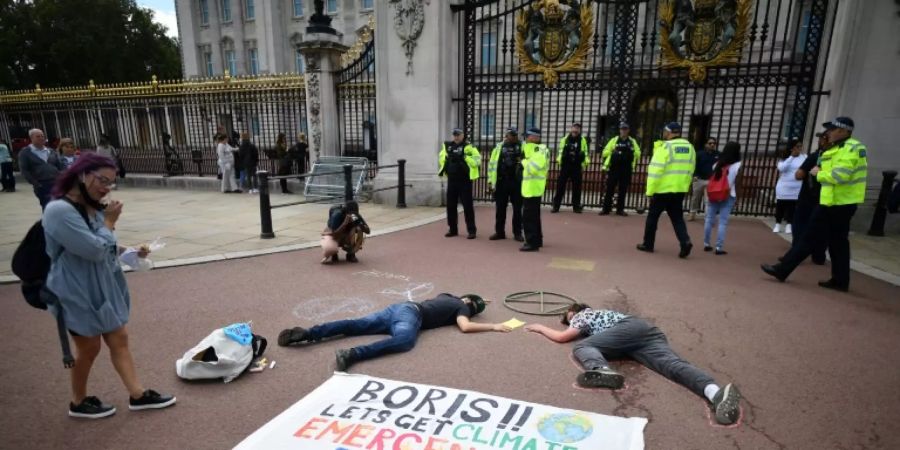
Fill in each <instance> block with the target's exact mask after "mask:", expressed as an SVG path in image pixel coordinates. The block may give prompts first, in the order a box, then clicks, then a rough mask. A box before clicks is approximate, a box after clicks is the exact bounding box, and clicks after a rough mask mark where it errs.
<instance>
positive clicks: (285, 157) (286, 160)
mask: <svg viewBox="0 0 900 450" xmlns="http://www.w3.org/2000/svg"><path fill="white" fill-rule="evenodd" d="M275 155H276V158H278V175H279V176H284V175H290V174H291V165H292V162H291V157H290V154H289V153H288V146H287V136H285V134H284V133H278V137H277V138H276V139H275ZM278 184H279V185H280V186H281V193H282V194H293V192H292V191H291V190H290V189H288V185H287V179H285V178H281V179H279V180H278Z"/></svg>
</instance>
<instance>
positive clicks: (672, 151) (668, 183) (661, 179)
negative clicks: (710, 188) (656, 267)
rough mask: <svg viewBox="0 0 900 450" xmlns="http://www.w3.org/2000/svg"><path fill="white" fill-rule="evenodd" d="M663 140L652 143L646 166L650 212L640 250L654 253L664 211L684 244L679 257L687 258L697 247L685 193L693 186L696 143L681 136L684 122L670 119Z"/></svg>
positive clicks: (639, 245)
mask: <svg viewBox="0 0 900 450" xmlns="http://www.w3.org/2000/svg"><path fill="white" fill-rule="evenodd" d="M663 139H664V140H663V141H656V142H655V143H654V144H653V158H652V159H651V160H650V166H649V167H648V168H647V196H648V197H650V211H649V213H648V214H647V223H646V226H645V228H644V242H643V243H640V244H638V246H637V249H638V250H640V251H642V252H650V253H652V252H653V246H654V244H655V243H656V225H657V223H658V222H659V216H660V214H662V212H663V211H665V212H666V214H668V216H669V219H670V220H671V221H672V228H674V229H675V235H676V236H677V237H678V242H679V243H680V244H681V251H680V252H679V253H678V257H679V258H687V256H688V255H690V254H691V249H692V248H693V247H694V246H693V244H691V237H690V236H689V235H688V232H687V225H685V223H684V216H683V209H682V205H683V204H684V196H685V194H687V192H688V191H689V190H690V189H691V177H692V176H693V174H694V166H695V165H696V163H697V154H696V152H695V151H694V146H693V145H691V143H690V142H688V140H687V139H684V138H682V137H681V124H679V123H678V122H670V123H669V124H667V125H666V126H665V128H663Z"/></svg>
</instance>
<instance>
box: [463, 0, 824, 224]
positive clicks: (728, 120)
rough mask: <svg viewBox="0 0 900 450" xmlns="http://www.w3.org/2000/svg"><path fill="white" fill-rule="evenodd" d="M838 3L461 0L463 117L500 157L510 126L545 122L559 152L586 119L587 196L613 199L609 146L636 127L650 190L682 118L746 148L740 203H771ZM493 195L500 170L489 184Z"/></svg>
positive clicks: (640, 173) (688, 129) (638, 201)
mask: <svg viewBox="0 0 900 450" xmlns="http://www.w3.org/2000/svg"><path fill="white" fill-rule="evenodd" d="M837 2H838V0H644V1H640V0H597V1H589V0H582V1H579V0H538V1H531V0H466V1H465V3H463V4H460V5H454V6H452V7H451V8H453V9H454V11H456V12H457V17H458V22H459V26H460V27H461V28H460V36H459V39H460V44H461V51H460V55H461V60H460V64H459V71H460V73H459V83H460V85H459V88H458V92H459V96H460V97H461V98H459V99H456V101H457V102H459V106H460V107H459V108H458V109H459V113H460V117H459V122H460V123H461V124H462V125H463V126H464V128H465V130H466V132H467V134H468V136H469V139H470V141H471V142H472V143H473V144H475V145H476V146H478V148H479V149H480V150H481V152H482V155H483V156H484V159H485V164H484V167H485V170H486V167H487V164H486V161H487V158H488V156H489V155H490V149H492V148H493V147H494V145H496V143H497V142H499V141H500V140H502V138H503V133H504V130H505V129H506V128H507V127H509V126H516V127H518V128H519V130H520V131H522V130H523V129H524V128H527V127H530V126H537V127H539V128H541V129H542V132H543V142H544V143H546V144H548V145H549V146H550V148H551V149H553V150H554V162H553V163H552V165H551V171H550V180H549V181H550V183H548V185H547V186H548V189H547V192H546V193H545V196H544V202H545V203H549V201H550V198H551V196H552V194H553V189H554V188H555V178H556V172H557V167H556V163H555V150H556V147H557V144H558V142H559V139H560V138H561V137H562V136H563V135H564V134H565V133H567V132H568V129H569V126H570V125H571V124H572V123H573V122H580V123H581V124H582V125H583V127H584V131H583V133H584V134H585V135H586V136H587V137H588V138H589V139H590V142H591V145H590V148H591V164H590V167H589V168H588V171H587V172H586V173H585V176H584V186H583V191H584V193H583V196H582V198H583V202H584V204H585V205H587V206H593V207H597V206H599V204H600V202H601V198H602V189H603V188H604V184H605V176H604V175H603V174H602V173H601V171H600V164H601V160H600V152H601V151H602V149H603V146H604V145H605V144H606V142H607V141H608V140H609V139H610V138H611V137H613V136H615V135H616V133H617V128H618V124H619V122H620V121H622V120H625V121H627V122H629V123H630V124H631V130H632V136H634V137H635V138H637V140H638V142H639V144H640V146H641V152H642V157H641V160H640V161H639V163H638V168H637V171H636V173H635V175H634V178H633V180H632V187H631V191H630V192H629V194H628V198H627V205H628V207H629V208H645V207H646V204H647V199H646V197H645V196H644V195H643V192H644V186H645V182H646V167H647V163H648V161H649V156H650V153H651V152H652V142H653V141H654V140H656V139H659V138H660V134H661V128H662V125H663V124H664V123H666V122H669V121H672V120H677V121H679V122H680V123H681V124H682V127H683V128H684V131H685V134H684V136H685V137H686V138H688V139H689V140H691V141H692V142H693V143H694V145H695V146H696V147H697V150H698V151H702V146H703V143H704V142H705V140H706V138H707V137H715V138H717V139H718V141H719V149H720V150H721V148H722V147H723V146H724V143H725V142H727V141H729V140H734V141H737V142H739V143H740V144H741V147H742V150H743V158H744V163H743V164H744V165H743V168H742V174H743V175H742V181H741V184H740V192H739V195H738V201H737V204H736V206H735V212H736V213H738V214H752V215H762V214H770V213H771V211H772V207H773V203H774V186H775V181H776V179H777V172H776V170H775V164H776V159H775V158H776V157H775V155H776V152H777V151H778V149H779V144H780V143H781V142H782V141H784V140H786V139H787V138H791V137H798V138H803V139H805V141H806V142H810V141H811V137H812V134H813V133H814V132H815V126H816V124H811V123H808V118H810V117H814V113H815V112H816V109H817V108H818V103H819V102H818V96H820V95H822V94H823V93H822V92H821V83H822V80H821V78H822V73H823V72H824V68H825V58H824V57H822V56H820V55H827V51H828V46H829V45H830V41H831V27H832V22H833V21H834V15H835V10H836V9H837ZM476 196H477V198H478V199H479V200H483V201H488V200H490V198H489V195H488V193H487V180H486V177H484V178H482V179H481V180H479V182H478V185H477V188H476Z"/></svg>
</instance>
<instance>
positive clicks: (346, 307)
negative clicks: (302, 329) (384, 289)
mask: <svg viewBox="0 0 900 450" xmlns="http://www.w3.org/2000/svg"><path fill="white" fill-rule="evenodd" d="M375 307H376V305H375V303H374V302H372V301H371V300H369V299H367V298H364V297H339V296H330V297H319V298H313V299H310V300H305V301H304V302H303V303H300V304H299V305H297V306H295V307H294V311H293V312H294V317H297V318H298V319H303V320H310V321H313V322H318V321H320V320H322V319H325V318H329V317H332V316H337V315H340V316H343V317H348V316H349V317H354V316H361V315H364V314H366V313H368V312H371V311H372V310H374V309H375Z"/></svg>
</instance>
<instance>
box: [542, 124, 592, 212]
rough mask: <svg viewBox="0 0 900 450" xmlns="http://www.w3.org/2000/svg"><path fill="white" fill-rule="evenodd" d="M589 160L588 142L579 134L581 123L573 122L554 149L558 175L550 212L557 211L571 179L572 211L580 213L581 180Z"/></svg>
mask: <svg viewBox="0 0 900 450" xmlns="http://www.w3.org/2000/svg"><path fill="white" fill-rule="evenodd" d="M589 162H590V157H589V156H588V142H587V139H585V137H584V136H582V135H581V124H580V123H577V122H576V123H573V124H572V127H571V128H569V134H567V135H565V136H563V137H562V139H560V140H559V147H557V149H556V164H557V167H558V168H559V175H558V176H557V180H556V193H555V195H554V196H553V209H551V210H550V212H551V213H557V212H559V207H560V205H561V204H562V200H563V197H564V196H565V195H566V187H567V185H568V183H569V181H570V180H571V181H572V211H573V212H575V213H577V214H581V181H582V175H583V173H584V171H585V170H587V166H588V163H589Z"/></svg>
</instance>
